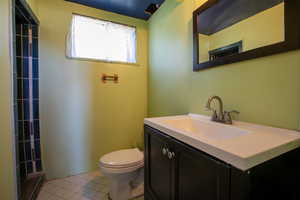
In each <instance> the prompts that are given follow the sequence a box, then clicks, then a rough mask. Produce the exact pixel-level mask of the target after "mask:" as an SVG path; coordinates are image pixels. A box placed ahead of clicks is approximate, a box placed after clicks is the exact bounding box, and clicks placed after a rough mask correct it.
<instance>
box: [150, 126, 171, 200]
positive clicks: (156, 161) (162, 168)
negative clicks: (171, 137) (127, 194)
mask: <svg viewBox="0 0 300 200" xmlns="http://www.w3.org/2000/svg"><path fill="white" fill-rule="evenodd" d="M164 148H165V149H167V148H168V141H167V138H166V137H164V136H163V135H162V134H160V133H158V132H157V131H156V130H154V129H151V128H149V127H145V198H146V199H149V200H150V199H153V200H171V199H172V194H171V193H172V184H171V183H172V182H173V181H172V169H171V168H172V167H171V160H170V159H169V158H168V156H167V155H164V154H163V152H162V151H163V149H164Z"/></svg>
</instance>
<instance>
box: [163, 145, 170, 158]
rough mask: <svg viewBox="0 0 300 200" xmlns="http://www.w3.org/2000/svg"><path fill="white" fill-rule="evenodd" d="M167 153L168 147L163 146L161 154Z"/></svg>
mask: <svg viewBox="0 0 300 200" xmlns="http://www.w3.org/2000/svg"><path fill="white" fill-rule="evenodd" d="M168 153H169V149H167V148H165V147H164V148H163V149H162V154H163V155H164V156H165V155H167V154H168Z"/></svg>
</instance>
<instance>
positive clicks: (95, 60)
mask: <svg viewBox="0 0 300 200" xmlns="http://www.w3.org/2000/svg"><path fill="white" fill-rule="evenodd" d="M66 58H67V59H70V60H79V61H87V62H100V63H110V64H122V65H134V66H140V64H139V63H129V62H121V61H107V60H100V59H93V58H74V57H69V56H66Z"/></svg>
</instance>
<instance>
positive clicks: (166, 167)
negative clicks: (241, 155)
mask: <svg viewBox="0 0 300 200" xmlns="http://www.w3.org/2000/svg"><path fill="white" fill-rule="evenodd" d="M145 154H146V159H145V193H146V195H145V196H146V199H149V200H150V199H151V200H189V199H199V200H200V199H204V200H206V199H207V200H208V199H209V200H229V172H230V168H229V166H228V165H227V164H225V163H222V162H220V161H217V160H216V159H213V158H211V157H210V156H208V155H205V154H203V153H202V152H199V151H197V150H194V149H193V148H191V147H189V146H187V145H185V144H183V143H181V142H179V141H176V140H174V139H172V138H171V137H168V136H166V135H163V134H162V133H160V132H158V131H157V130H155V129H152V128H150V127H147V128H146V129H145Z"/></svg>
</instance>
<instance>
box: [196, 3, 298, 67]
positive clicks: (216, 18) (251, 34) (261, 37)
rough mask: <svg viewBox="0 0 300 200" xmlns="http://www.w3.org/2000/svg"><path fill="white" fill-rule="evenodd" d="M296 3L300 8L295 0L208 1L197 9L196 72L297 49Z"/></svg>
mask: <svg viewBox="0 0 300 200" xmlns="http://www.w3.org/2000/svg"><path fill="white" fill-rule="evenodd" d="M290 2H294V3H290ZM292 4H293V6H296V7H298V9H299V2H298V3H295V1H292V0H285V1H284V0H208V1H207V2H206V3H205V4H203V5H202V6H201V7H200V8H198V9H197V10H196V11H195V12H194V71H198V70H200V69H205V68H209V67H213V66H218V65H223V64H229V63H233V62H237V61H242V60H246V59H251V58H256V57H261V56H266V55H270V54H274V53H279V52H283V51H287V50H291V49H293V48H294V49H295V48H296V47H295V46H294V47H292V45H288V44H289V43H288V42H289V41H295V40H297V41H300V37H298V38H296V37H293V38H292V37H289V35H291V34H289V32H288V31H295V33H299V32H300V31H299V29H300V28H299V27H298V28H291V27H289V23H290V22H289V21H288V20H289V18H291V16H294V17H295V16H299V14H298V12H297V11H293V10H294V9H291V8H290V6H292ZM287 8H290V9H287ZM286 12H289V13H286ZM297 19H298V18H297ZM295 23H296V24H298V26H299V22H298V20H297V22H295V20H294V26H297V25H296V24H295ZM288 28H290V29H288ZM288 37H289V38H288ZM266 47H267V48H266ZM271 47H272V48H273V50H272V48H271ZM279 47H280V48H279ZM275 48H279V49H280V51H279V49H277V50H276V49H275ZM297 48H299V44H298V45H297Z"/></svg>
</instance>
